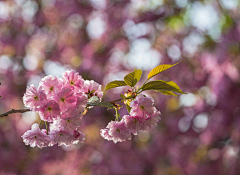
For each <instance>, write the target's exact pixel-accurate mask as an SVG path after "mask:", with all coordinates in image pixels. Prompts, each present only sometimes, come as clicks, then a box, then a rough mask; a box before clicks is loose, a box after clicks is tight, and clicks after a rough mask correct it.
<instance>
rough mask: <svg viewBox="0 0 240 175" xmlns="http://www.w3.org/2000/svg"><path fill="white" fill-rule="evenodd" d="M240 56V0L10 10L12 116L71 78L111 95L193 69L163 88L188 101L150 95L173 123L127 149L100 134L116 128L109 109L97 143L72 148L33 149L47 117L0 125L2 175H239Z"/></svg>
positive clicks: (103, 1) (105, 2) (113, 0)
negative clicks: (36, 126)
mask: <svg viewBox="0 0 240 175" xmlns="http://www.w3.org/2000/svg"><path fill="white" fill-rule="evenodd" d="M239 47H240V1H239V0H169V1H167V0H36V1H34V0H5V1H0V82H1V85H0V96H2V97H1V98H0V113H4V112H6V111H9V110H11V109H22V108H24V105H23V102H22V97H23V94H24V93H25V91H26V87H27V86H28V85H30V84H34V85H35V87H37V86H38V83H39V81H40V80H41V78H43V77H44V76H46V75H55V76H61V75H62V73H63V72H64V71H66V70H71V69H72V70H75V71H77V72H79V73H80V74H81V76H82V77H83V78H84V79H89V80H91V79H92V80H94V81H96V82H98V83H100V84H102V85H103V88H104V87H105V85H106V84H107V83H108V82H110V81H113V80H122V79H123V77H124V76H125V75H126V74H127V73H129V72H131V71H132V70H133V69H134V68H137V69H142V70H143V76H142V79H141V80H140V82H139V84H138V85H141V83H143V82H144V80H145V79H146V78H147V75H148V73H149V71H150V70H151V69H152V68H154V67H156V66H158V65H160V64H175V63H177V62H179V61H181V63H180V64H178V65H177V66H175V67H173V68H171V69H169V70H167V71H165V72H163V73H161V74H159V75H157V76H156V77H154V78H155V79H162V80H166V81H169V80H173V81H175V82H176V83H177V84H178V85H179V86H180V87H181V89H182V90H183V91H184V92H187V93H188V94H183V95H179V96H177V97H175V96H165V95H163V94H161V93H157V92H151V91H150V92H146V93H147V94H148V95H150V96H152V97H153V98H154V100H155V106H156V108H157V109H159V110H160V111H161V113H162V115H161V121H160V122H159V123H158V126H157V127H155V128H152V129H149V130H146V131H141V132H140V133H139V134H138V135H137V136H134V137H133V138H132V140H130V141H126V142H122V143H118V144H114V143H113V142H109V141H107V140H104V139H103V138H102V137H101V136H100V134H99V130H100V129H102V128H105V127H106V125H107V123H108V122H109V121H110V120H114V119H115V117H114V111H111V110H106V109H105V108H104V109H103V108H100V107H95V108H93V109H91V110H89V112H88V113H87V114H86V115H85V116H84V118H83V125H82V127H81V131H82V132H83V133H84V134H85V135H86V140H85V143H83V144H77V145H74V146H70V147H64V146H62V147H58V146H56V145H55V146H53V147H47V148H43V149H39V148H31V147H29V146H25V144H24V143H23V141H22V138H21V136H22V135H23V133H24V132H25V131H26V130H28V129H30V127H31V125H32V124H33V123H35V122H40V118H39V116H38V114H37V113H34V112H27V113H24V114H12V115H9V116H7V117H5V118H0V175H32V174H36V175H79V174H80V175H91V174H93V175H203V174H204V175H213V174H215V175H239V174H240V160H239V159H240V157H239V148H240V77H239V73H240V71H239V70H240V55H239V54H240V48H239ZM125 91H127V88H116V89H112V90H109V91H107V93H106V94H105V95H104V99H103V101H112V100H115V99H118V98H119V95H120V94H123V93H124V92H125ZM120 113H121V115H124V114H127V110H126V109H125V108H122V109H121V111H120Z"/></svg>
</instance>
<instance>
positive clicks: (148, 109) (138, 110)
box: [130, 94, 154, 117]
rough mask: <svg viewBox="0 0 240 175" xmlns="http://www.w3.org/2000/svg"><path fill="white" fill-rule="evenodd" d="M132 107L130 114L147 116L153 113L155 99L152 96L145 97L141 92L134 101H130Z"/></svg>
mask: <svg viewBox="0 0 240 175" xmlns="http://www.w3.org/2000/svg"><path fill="white" fill-rule="evenodd" d="M130 107H132V109H131V111H130V114H131V115H135V116H141V117H143V116H145V115H151V114H153V111H154V107H153V99H152V98H151V97H145V96H144V95H142V94H139V95H138V96H137V97H136V99H135V100H134V101H132V102H131V103H130Z"/></svg>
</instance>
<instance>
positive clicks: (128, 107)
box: [126, 104, 132, 114]
mask: <svg viewBox="0 0 240 175" xmlns="http://www.w3.org/2000/svg"><path fill="white" fill-rule="evenodd" d="M126 107H127V110H128V113H129V114H130V111H131V109H132V108H131V107H130V106H129V105H128V104H126Z"/></svg>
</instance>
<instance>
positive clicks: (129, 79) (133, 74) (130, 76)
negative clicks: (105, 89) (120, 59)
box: [124, 69, 142, 87]
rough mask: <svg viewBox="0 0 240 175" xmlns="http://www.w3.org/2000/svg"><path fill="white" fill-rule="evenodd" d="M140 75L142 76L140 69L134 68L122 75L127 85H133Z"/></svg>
mask: <svg viewBox="0 0 240 175" xmlns="http://www.w3.org/2000/svg"><path fill="white" fill-rule="evenodd" d="M141 76H142V70H141V69H135V70H134V71H133V72H131V73H129V74H127V75H126V76H125V77H124V81H125V83H126V84H127V85H128V86H130V87H134V86H135V85H136V83H137V82H138V81H139V80H140V78H141Z"/></svg>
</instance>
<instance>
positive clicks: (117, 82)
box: [104, 80, 127, 92]
mask: <svg viewBox="0 0 240 175" xmlns="http://www.w3.org/2000/svg"><path fill="white" fill-rule="evenodd" d="M120 86H127V84H126V83H125V82H124V81H120V80H115V81H112V82H110V83H108V84H107V85H106V87H105V90H104V92H105V91H106V90H108V89H112V88H115V87H120Z"/></svg>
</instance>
